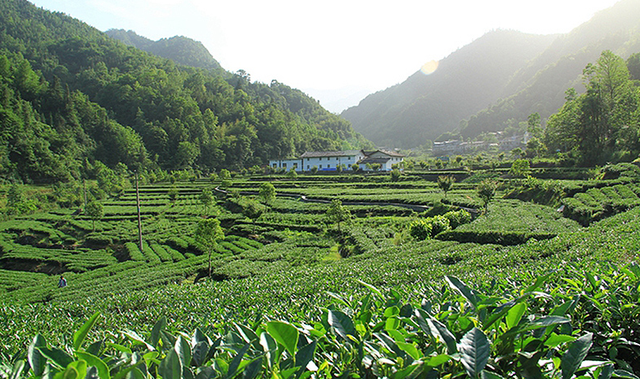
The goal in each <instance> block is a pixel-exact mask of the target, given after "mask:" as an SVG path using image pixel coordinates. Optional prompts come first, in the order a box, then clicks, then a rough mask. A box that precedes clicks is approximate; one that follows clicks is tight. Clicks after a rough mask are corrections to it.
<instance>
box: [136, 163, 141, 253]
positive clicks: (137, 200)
mask: <svg viewBox="0 0 640 379" xmlns="http://www.w3.org/2000/svg"><path fill="white" fill-rule="evenodd" d="M135 173H136V204H137V206H138V243H139V245H140V252H142V219H141V218H140V190H139V188H138V170H136V171H135Z"/></svg>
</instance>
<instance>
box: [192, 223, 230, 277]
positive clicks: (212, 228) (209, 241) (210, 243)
mask: <svg viewBox="0 0 640 379" xmlns="http://www.w3.org/2000/svg"><path fill="white" fill-rule="evenodd" d="M195 239H196V242H197V243H198V244H200V245H201V246H202V247H203V248H205V249H206V251H207V252H208V254H209V269H208V271H209V279H211V255H212V254H213V248H214V247H215V246H216V244H217V243H218V241H220V240H222V239H224V231H223V230H222V227H220V220H218V219H217V218H203V219H202V220H200V221H198V227H197V229H196V238H195Z"/></svg>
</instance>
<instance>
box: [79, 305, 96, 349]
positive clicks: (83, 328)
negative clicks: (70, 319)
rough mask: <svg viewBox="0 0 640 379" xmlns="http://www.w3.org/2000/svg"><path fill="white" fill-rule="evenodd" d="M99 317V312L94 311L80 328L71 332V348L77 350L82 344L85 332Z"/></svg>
mask: <svg viewBox="0 0 640 379" xmlns="http://www.w3.org/2000/svg"><path fill="white" fill-rule="evenodd" d="M99 317H100V312H96V313H94V314H93V316H91V317H90V318H89V320H88V321H87V322H85V323H84V324H83V325H82V326H81V327H80V329H78V330H77V331H76V332H75V333H73V349H74V350H78V349H80V347H81V346H82V343H83V342H84V339H85V338H87V334H89V331H90V330H91V328H93V326H94V325H95V324H96V322H98V318H99Z"/></svg>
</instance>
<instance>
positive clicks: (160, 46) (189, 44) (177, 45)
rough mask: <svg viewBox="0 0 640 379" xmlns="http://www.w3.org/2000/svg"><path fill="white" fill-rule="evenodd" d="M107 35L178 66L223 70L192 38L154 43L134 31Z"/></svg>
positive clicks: (171, 39) (174, 38) (107, 32)
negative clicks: (169, 60)
mask: <svg viewBox="0 0 640 379" xmlns="http://www.w3.org/2000/svg"><path fill="white" fill-rule="evenodd" d="M105 33H106V34H107V35H108V36H109V37H111V38H115V39H117V40H120V41H122V42H124V43H125V44H127V45H130V46H133V47H136V48H138V49H140V50H144V51H147V52H149V53H151V54H155V55H157V56H160V57H163V58H167V59H171V60H172V61H174V62H176V63H178V64H183V65H185V66H191V67H200V68H206V69H221V68H222V67H221V66H220V63H218V61H216V60H215V58H213V57H212V56H211V53H209V50H207V48H206V47H204V45H203V44H202V42H199V41H194V40H192V39H191V38H187V37H182V36H176V37H171V38H162V39H160V40H158V41H152V40H150V39H148V38H145V37H142V36H139V35H138V34H136V32H134V31H133V30H123V29H111V30H107V31H106V32H105Z"/></svg>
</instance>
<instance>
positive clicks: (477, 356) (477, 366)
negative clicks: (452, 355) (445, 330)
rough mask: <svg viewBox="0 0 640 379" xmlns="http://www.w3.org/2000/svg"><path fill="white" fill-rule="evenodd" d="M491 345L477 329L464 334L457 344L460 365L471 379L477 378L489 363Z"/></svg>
mask: <svg viewBox="0 0 640 379" xmlns="http://www.w3.org/2000/svg"><path fill="white" fill-rule="evenodd" d="M490 350H491V344H490V343H489V339H487V336H486V335H485V334H484V333H483V332H482V330H480V329H478V328H473V329H471V330H470V331H468V332H467V334H465V335H464V336H463V337H462V339H461V340H460V343H459V344H458V351H459V352H460V358H461V362H462V365H463V366H464V368H465V370H466V371H467V374H468V375H469V376H470V377H471V378H474V379H475V378H478V376H479V375H480V373H481V372H482V370H483V369H484V367H485V366H486V365H487V362H488V361H489V353H490Z"/></svg>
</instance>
